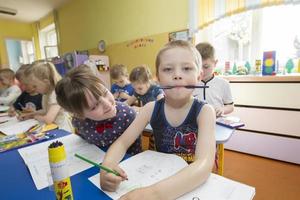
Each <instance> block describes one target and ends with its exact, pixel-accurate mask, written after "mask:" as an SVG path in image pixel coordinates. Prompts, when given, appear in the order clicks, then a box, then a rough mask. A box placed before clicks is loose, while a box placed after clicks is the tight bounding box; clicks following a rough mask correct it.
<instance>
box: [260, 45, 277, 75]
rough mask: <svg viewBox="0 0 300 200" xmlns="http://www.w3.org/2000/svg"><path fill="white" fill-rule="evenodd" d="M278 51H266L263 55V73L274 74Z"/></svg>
mask: <svg viewBox="0 0 300 200" xmlns="http://www.w3.org/2000/svg"><path fill="white" fill-rule="evenodd" d="M275 63H276V51H266V52H264V55H263V66H262V75H274V73H275Z"/></svg>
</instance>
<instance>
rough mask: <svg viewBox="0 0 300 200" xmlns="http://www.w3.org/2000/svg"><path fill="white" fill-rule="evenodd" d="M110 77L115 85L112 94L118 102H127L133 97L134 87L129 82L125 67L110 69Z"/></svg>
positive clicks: (119, 66) (116, 66)
mask: <svg viewBox="0 0 300 200" xmlns="http://www.w3.org/2000/svg"><path fill="white" fill-rule="evenodd" d="M110 77H111V79H112V81H113V82H114V84H113V85H112V86H111V93H112V94H113V95H114V97H115V99H116V100H118V101H122V102H123V101H126V100H127V99H129V98H130V96H132V95H133V92H134V90H133V87H132V85H131V83H130V82H129V80H128V73H127V69H126V67H125V66H124V65H114V66H112V67H111V68H110Z"/></svg>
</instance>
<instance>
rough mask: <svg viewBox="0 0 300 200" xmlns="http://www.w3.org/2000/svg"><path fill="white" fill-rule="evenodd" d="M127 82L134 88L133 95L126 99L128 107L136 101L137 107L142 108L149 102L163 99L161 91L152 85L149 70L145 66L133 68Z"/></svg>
mask: <svg viewBox="0 0 300 200" xmlns="http://www.w3.org/2000/svg"><path fill="white" fill-rule="evenodd" d="M129 80H130V82H131V83H132V86H133V88H134V94H133V96H131V97H130V98H129V99H127V101H126V103H127V104H128V105H132V104H133V103H134V102H136V101H138V102H139V106H144V105H146V104H147V103H148V102H150V101H155V100H159V99H161V98H163V97H164V95H163V91H162V90H161V89H160V88H159V87H158V86H157V85H156V84H154V83H153V81H152V77H151V73H150V70H149V69H148V68H147V67H146V66H138V67H135V68H134V69H133V70H132V71H131V73H130V75H129Z"/></svg>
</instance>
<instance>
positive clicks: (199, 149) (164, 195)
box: [121, 105, 216, 200]
mask: <svg viewBox="0 0 300 200" xmlns="http://www.w3.org/2000/svg"><path fill="white" fill-rule="evenodd" d="M198 127H199V129H198V138H197V146H196V151H195V157H196V160H195V161H194V162H193V163H192V164H190V165H188V166H187V167H185V168H184V169H182V170H180V171H179V172H178V173H176V174H175V175H173V176H171V177H169V178H167V179H164V180H162V181H160V182H158V183H156V184H154V185H150V186H148V187H144V188H140V189H137V190H133V191H132V192H129V193H127V194H125V195H124V196H123V197H121V199H131V200H133V199H136V200H137V199H141V197H143V199H163V200H165V199H176V198H178V197H179V196H181V195H183V194H185V193H187V192H190V191H191V190H193V189H194V188H196V187H198V186H200V185H201V184H202V183H204V182H205V181H206V179H207V178H208V177H209V175H210V173H211V170H212V167H213V164H214V158H215V149H216V142H215V113H214V111H213V109H212V107H211V106H209V105H205V106H203V108H202V110H201V112H200V114H199V117H198Z"/></svg>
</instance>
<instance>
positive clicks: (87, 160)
mask: <svg viewBox="0 0 300 200" xmlns="http://www.w3.org/2000/svg"><path fill="white" fill-rule="evenodd" d="M75 157H77V158H80V159H81V160H83V161H85V162H88V163H90V164H92V165H94V166H96V167H99V168H100V169H102V170H104V171H106V172H108V173H113V174H114V175H116V176H121V175H120V174H119V173H118V172H116V171H114V170H112V169H109V168H107V167H104V166H103V165H99V164H98V163H95V162H93V161H91V160H89V159H87V158H85V157H83V156H81V155H78V154H77V153H75ZM121 177H122V176H121ZM122 178H124V177H122Z"/></svg>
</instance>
